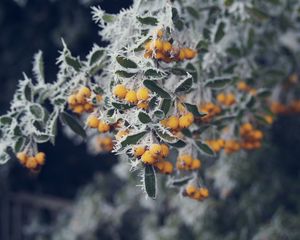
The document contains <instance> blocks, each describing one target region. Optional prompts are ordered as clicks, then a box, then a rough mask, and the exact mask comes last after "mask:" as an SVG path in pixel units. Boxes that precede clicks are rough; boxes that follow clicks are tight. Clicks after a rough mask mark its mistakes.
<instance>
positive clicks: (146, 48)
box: [145, 41, 152, 52]
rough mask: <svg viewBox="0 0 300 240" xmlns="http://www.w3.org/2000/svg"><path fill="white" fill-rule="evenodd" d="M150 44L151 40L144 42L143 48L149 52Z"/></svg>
mask: <svg viewBox="0 0 300 240" xmlns="http://www.w3.org/2000/svg"><path fill="white" fill-rule="evenodd" d="M151 45H152V41H148V42H146V44H145V50H147V51H148V52H150V51H151V50H152V49H151Z"/></svg>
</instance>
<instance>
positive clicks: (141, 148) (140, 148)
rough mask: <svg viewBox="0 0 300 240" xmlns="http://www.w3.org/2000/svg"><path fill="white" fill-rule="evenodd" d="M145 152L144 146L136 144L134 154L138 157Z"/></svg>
mask: <svg viewBox="0 0 300 240" xmlns="http://www.w3.org/2000/svg"><path fill="white" fill-rule="evenodd" d="M144 152H145V147H144V146H136V147H135V148H134V156H136V157H140V156H142V155H143V154H144Z"/></svg>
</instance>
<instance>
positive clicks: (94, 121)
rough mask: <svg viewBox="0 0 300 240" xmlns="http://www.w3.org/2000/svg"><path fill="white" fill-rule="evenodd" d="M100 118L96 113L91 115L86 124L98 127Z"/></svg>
mask: <svg viewBox="0 0 300 240" xmlns="http://www.w3.org/2000/svg"><path fill="white" fill-rule="evenodd" d="M99 122H100V121H99V119H98V118H97V117H96V116H95V115H90V116H89V117H88V119H87V121H86V124H87V126H88V127H90V128H97V127H98V125H99Z"/></svg>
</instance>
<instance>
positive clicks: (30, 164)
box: [25, 157, 37, 169]
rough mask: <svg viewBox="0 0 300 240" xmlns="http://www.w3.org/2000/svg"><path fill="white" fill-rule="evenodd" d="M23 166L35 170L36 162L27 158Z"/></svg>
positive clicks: (32, 158) (31, 158) (33, 158)
mask: <svg viewBox="0 0 300 240" xmlns="http://www.w3.org/2000/svg"><path fill="white" fill-rule="evenodd" d="M25 166H26V167H27V168H29V169H35V168H36V167H37V162H36V159H35V157H29V158H28V159H27V161H26V164H25Z"/></svg>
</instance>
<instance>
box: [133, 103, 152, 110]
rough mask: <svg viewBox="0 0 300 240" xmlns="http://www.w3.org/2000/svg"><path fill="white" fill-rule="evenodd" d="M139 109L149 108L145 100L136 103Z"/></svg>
mask: <svg viewBox="0 0 300 240" xmlns="http://www.w3.org/2000/svg"><path fill="white" fill-rule="evenodd" d="M136 106H137V107H138V108H139V109H144V110H147V109H148V108H149V105H148V103H147V102H140V103H138V104H137V105H136Z"/></svg>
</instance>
